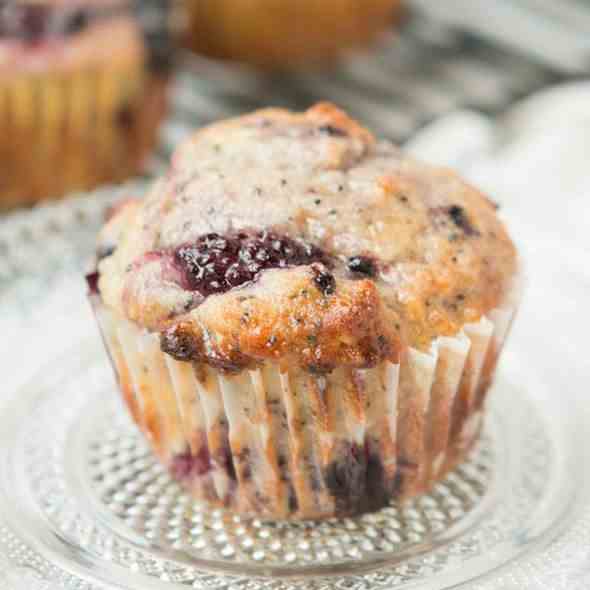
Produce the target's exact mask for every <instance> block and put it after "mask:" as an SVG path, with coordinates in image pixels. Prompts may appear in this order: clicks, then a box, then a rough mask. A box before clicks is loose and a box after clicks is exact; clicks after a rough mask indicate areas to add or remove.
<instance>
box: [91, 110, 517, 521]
mask: <svg viewBox="0 0 590 590" xmlns="http://www.w3.org/2000/svg"><path fill="white" fill-rule="evenodd" d="M99 258H100V260H99V262H98V271H97V273H98V274H97V275H95V276H94V277H93V287H92V289H91V290H92V300H93V302H94V305H95V310H96V313H97V317H98V319H99V323H100V325H101V328H102V331H103V334H104V337H105V342H106V344H107V348H108V349H109V352H110V355H111V357H112V359H113V362H114V366H115V370H116V372H117V375H118V379H119V383H120V386H121V391H122V393H123V396H124V398H125V400H126V403H127V405H128V407H129V409H130V412H131V414H132V416H133V417H134V419H135V421H136V422H137V424H138V425H139V427H140V429H141V430H142V431H143V432H144V433H145V435H146V436H147V438H148V439H149V441H150V443H151V444H152V446H153V448H154V450H155V452H156V453H157V455H158V456H159V458H160V460H161V461H162V462H163V464H164V465H165V466H166V467H167V468H168V470H169V471H170V473H171V474H172V476H173V477H174V478H176V479H177V480H178V481H179V482H180V483H181V484H183V485H184V486H185V487H186V488H187V489H188V490H190V491H191V493H192V494H193V495H194V497H195V498H197V499H199V500H202V501H205V502H208V503H211V504H212V505H217V506H225V507H228V508H230V509H232V510H235V511H237V512H240V513H247V514H255V515H259V516H262V517H264V518H326V517H333V516H345V515H355V514H359V513H363V512H367V511H372V510H377V509H379V508H381V507H383V506H385V505H387V504H388V503H389V502H390V501H392V500H394V499H398V498H404V497H408V496H411V495H414V494H417V493H420V492H422V491H423V490H426V489H428V488H429V487H431V486H432V485H433V483H434V482H436V481H438V480H439V479H440V478H442V477H444V475H445V474H446V473H447V472H448V470H449V469H452V468H453V467H454V466H455V465H456V464H457V463H458V462H460V461H462V460H463V459H464V458H465V455H466V453H467V452H468V451H469V449H470V448H471V446H472V444H473V443H474V441H475V440H476V439H477V435H478V432H479V429H480V424H481V416H482V410H483V402H484V399H485V395H486V392H487V390H488V388H489V385H490V382H491V379H492V376H493V373H494V369H495V365H496V362H497V358H498V355H499V353H500V350H501V347H502V344H503V342H504V339H505V336H506V333H507V330H508V327H509V325H510V322H511V319H512V316H513V313H514V310H515V306H516V302H517V288H516V287H517V278H518V272H517V271H518V268H517V257H516V252H515V248H514V246H513V244H512V242H511V240H510V238H509V236H508V234H507V233H506V230H505V229H504V226H503V225H502V223H501V222H500V220H499V219H498V217H497V216H496V210H495V206H494V204H493V203H492V202H491V201H490V200H489V199H487V198H486V197H485V196H484V195H482V194H481V193H479V192H478V191H477V190H476V189H475V188H473V187H471V186H469V185H467V184H466V183H464V182H463V181H461V180H460V179H459V178H458V177H457V175H456V174H454V173H453V172H451V171H449V170H446V169H440V168H434V167H431V166H428V165H426V164H422V163H419V162H416V161H414V160H413V159H411V158H409V157H407V156H405V155H404V154H403V153H402V152H401V151H400V150H399V149H398V148H397V147H395V146H394V145H392V144H391V143H389V142H386V141H378V140H377V139H375V138H374V137H373V135H372V134H371V133H370V132H369V131H367V130H366V129H364V128H363V127H361V126H360V125H359V124H358V123H356V122H354V121H353V120H351V119H350V118H349V117H348V116H347V115H346V114H345V113H343V112H341V111H340V110H338V109H337V108H336V107H334V106H332V105H330V104H319V105H317V106H315V107H313V108H312V109H310V110H308V111H306V112H304V113H301V114H299V113H291V112H288V111H284V110H279V109H267V110H262V111H258V112H255V113H253V114H250V115H246V116H243V117H240V118H237V119H233V120H229V121H225V122H221V123H217V124H215V125H212V126H210V127H207V128H205V129H203V130H201V131H198V132H197V133H195V135H194V136H193V137H192V138H190V139H189V140H188V141H186V142H185V143H184V144H182V145H181V146H180V147H179V148H178V149H177V150H176V152H175V154H174V155H173V158H172V162H171V165H170V169H169V171H168V174H167V175H166V176H165V177H164V178H162V179H161V180H160V181H158V182H157V183H156V184H155V185H154V186H153V188H152V189H151V191H150V192H149V194H148V195H147V197H146V198H145V199H144V200H133V199H131V200H129V201H127V202H126V203H123V204H122V205H121V206H120V207H119V208H118V209H117V210H116V211H115V212H114V213H113V214H112V216H111V218H110V220H109V221H108V222H107V223H106V225H105V227H104V229H103V230H102V233H101V235H100V239H99Z"/></svg>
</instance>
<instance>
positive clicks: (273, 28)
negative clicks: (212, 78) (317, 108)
mask: <svg viewBox="0 0 590 590" xmlns="http://www.w3.org/2000/svg"><path fill="white" fill-rule="evenodd" d="M186 4H187V13H188V16H189V19H188V20H189V27H188V37H187V44H188V46H189V47H191V48H192V49H194V50H195V51H198V52H200V53H205V54H207V55H210V56H213V57H217V58H223V59H230V60H236V61H242V62H247V63H251V64H254V65H257V66H262V67H265V68H285V67H292V66H296V65H300V64H307V63H310V62H318V61H324V60H326V59H330V58H333V57H334V56H335V55H337V54H338V53H339V52H340V51H341V50H342V49H345V48H349V47H354V46H358V45H362V44H365V43H367V42H368V41H370V40H371V39H372V38H374V37H375V36H376V34H378V33H379V32H381V31H383V30H384V29H386V28H387V27H388V26H391V25H392V24H393V23H394V21H395V20H397V19H398V18H399V16H400V12H401V11H400V0H362V1H359V0H322V1H321V2H319V1H318V0H255V1H249V2H243V1H241V2H240V1H238V2H236V1H235V0H188V1H187V3H186Z"/></svg>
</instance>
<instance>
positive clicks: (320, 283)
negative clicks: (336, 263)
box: [312, 264, 336, 295]
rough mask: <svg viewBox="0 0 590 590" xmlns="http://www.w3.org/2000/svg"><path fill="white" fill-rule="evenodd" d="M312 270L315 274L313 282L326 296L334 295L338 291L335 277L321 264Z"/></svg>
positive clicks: (314, 266)
mask: <svg viewBox="0 0 590 590" xmlns="http://www.w3.org/2000/svg"><path fill="white" fill-rule="evenodd" d="M312 270H313V273H314V276H313V281H314V283H315V285H316V287H317V288H318V289H319V290H320V291H321V292H322V293H323V294H324V295H332V294H333V293H334V291H336V279H335V278H334V275H333V274H332V273H331V272H329V271H328V270H326V267H325V266H323V265H321V264H314V265H313V266H312Z"/></svg>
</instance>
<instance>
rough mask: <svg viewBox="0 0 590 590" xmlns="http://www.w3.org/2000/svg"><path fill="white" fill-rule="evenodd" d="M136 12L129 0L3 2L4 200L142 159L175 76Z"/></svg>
mask: <svg viewBox="0 0 590 590" xmlns="http://www.w3.org/2000/svg"><path fill="white" fill-rule="evenodd" d="M139 16H140V14H139V13H138V11H137V7H136V6H135V4H132V3H131V2H129V1H127V0H41V1H39V0H37V1H35V0H24V1H21V2H10V3H4V2H2V3H0V162H2V170H3V173H2V175H0V209H4V210H6V209H8V208H12V207H17V206H24V205H30V204H33V203H35V202H37V201H39V200H41V199H44V198H47V197H57V196H60V195H63V194H65V193H67V192H70V191H73V190H78V189H86V188H90V187H93V186H96V185H99V184H102V183H106V182H113V181H119V180H122V179H124V178H126V177H128V176H130V175H132V174H134V173H136V172H138V171H139V170H140V169H141V168H142V165H143V163H144V161H145V158H146V155H147V154H148V153H149V151H150V150H151V147H152V146H153V144H154V141H155V139H156V131H157V128H158V124H159V122H160V121H161V119H162V117H163V114H164V111H165V95H166V86H167V77H168V76H167V63H166V62H167V56H166V54H165V52H164V51H163V49H165V47H164V44H163V43H162V36H161V35H158V33H157V31H155V30H154V18H153V16H154V15H153V13H152V14H151V16H152V18H150V19H149V21H150V27H151V28H149V29H146V28H145V27H144V26H143V25H142V21H141V20H140V19H139ZM160 20H161V23H160V24H158V26H162V27H165V26H166V22H165V21H166V18H165V15H162V18H161V19H160ZM151 41H154V42H155V43H154V47H153V49H152V43H151ZM168 58H169V56H168Z"/></svg>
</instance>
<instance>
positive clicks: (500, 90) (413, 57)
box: [153, 0, 590, 170]
mask: <svg viewBox="0 0 590 590" xmlns="http://www.w3.org/2000/svg"><path fill="white" fill-rule="evenodd" d="M443 4H444V7H445V8H444V10H443V7H442V5H443ZM486 5H487V11H488V12H489V14H490V15H492V16H491V17H490V16H489V15H488V14H487V13H486ZM558 5H559V6H558ZM554 11H557V14H559V15H560V19H557V18H555V14H554ZM449 14H450V15H454V18H450V17H449ZM576 23H577V25H578V27H577V28H576V26H574V25H575V24H576ZM586 26H587V29H586V34H584V27H586ZM586 50H587V53H585V51H586ZM586 58H588V59H586ZM588 74H590V4H588V3H586V2H582V1H581V0H578V1H576V0H562V1H561V2H560V1H559V0H556V2H550V3H548V2H546V0H520V2H519V1H516V0H515V1H511V2H508V1H507V0H497V1H496V2H494V3H493V6H490V4H489V3H487V2H482V1H478V0H447V1H446V2H444V3H441V2H430V1H429V2H425V1H422V0H414V1H413V2H412V3H411V4H410V6H409V9H408V14H407V17H406V19H405V22H404V24H403V26H402V27H401V28H400V29H399V30H392V31H391V32H389V33H388V34H386V35H385V36H384V37H383V38H382V39H381V41H380V42H379V43H378V44H377V45H376V46H374V47H373V48H371V50H370V51H366V52H363V53H355V54H351V55H349V56H347V57H346V58H345V59H343V60H341V61H340V62H339V63H338V64H336V65H334V66H332V67H330V68H329V69H323V70H313V71H300V72H294V73H290V74H283V75H276V74H275V75H262V74H260V73H257V72H254V71H252V70H249V69H247V68H244V67H239V66H235V65H233V66H230V65H227V64H221V63H219V62H215V61H211V60H207V59H204V58H199V57H197V56H195V55H192V54H189V53H186V54H184V55H182V56H181V67H180V69H179V71H178V74H177V75H176V78H175V84H174V89H173V99H172V101H173V108H172V116H171V117H170V119H169V120H168V122H167V124H166V125H165V126H164V128H163V131H162V141H161V145H160V149H159V151H158V153H157V155H156V157H155V159H154V162H153V164H154V167H153V170H158V169H159V168H160V167H161V166H162V165H163V163H164V162H166V161H167V158H168V157H169V154H170V151H171V150H172V148H173V146H174V145H176V144H177V143H178V141H180V140H181V139H182V138H183V137H184V136H186V135H187V134H188V133H189V132H190V129H192V128H194V127H196V126H199V125H202V124H206V123H209V122H211V121H213V120H216V119H218V118H222V117H228V116H232V115H237V114H239V113H242V112H245V111H249V110H252V109H255V108H259V107H261V106H268V105H273V106H285V107H288V108H296V109H300V108H305V107H307V106H309V105H310V104H312V103H314V102H316V101H318V100H331V101H333V102H335V103H337V104H338V105H340V106H342V107H343V108H345V109H347V110H348V111H349V112H350V113H351V114H352V115H353V116H354V117H356V118H358V119H360V120H361V121H363V122H364V123H365V124H367V125H368V126H369V127H370V128H371V129H373V130H374V131H376V132H378V133H379V134H380V135H382V136H385V137H388V138H390V139H392V140H394V141H396V142H398V143H402V142H403V141H405V140H406V139H407V138H408V137H409V136H410V135H412V134H413V133H414V132H415V131H417V130H418V129H420V128H421V127H423V126H424V125H426V124H428V123H429V122H431V121H432V120H434V119H436V118H437V117H439V116H441V115H443V114H445V113H448V112H450V111H453V110H456V109H461V108H470V109H475V110H477V111H481V112H485V113H487V114H492V115H493V114H496V113H499V112H502V111H503V110H505V109H506V108H507V107H508V106H510V105H511V104H512V103H513V102H514V101H516V100H518V99H519V98H521V97H523V96H526V95H528V94H530V93H532V92H534V91H535V90H538V89H540V88H543V87H545V86H548V85H552V84H556V83H559V82H561V81H565V80H569V79H575V78H580V77H585V76H588Z"/></svg>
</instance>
